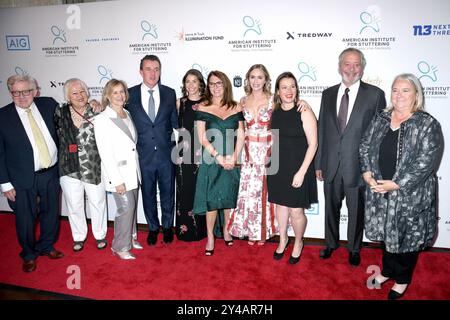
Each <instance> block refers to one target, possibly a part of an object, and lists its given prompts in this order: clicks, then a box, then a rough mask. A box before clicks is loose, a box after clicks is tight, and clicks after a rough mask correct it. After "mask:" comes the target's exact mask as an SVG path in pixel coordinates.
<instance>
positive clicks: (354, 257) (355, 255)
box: [348, 252, 361, 267]
mask: <svg viewBox="0 0 450 320" xmlns="http://www.w3.org/2000/svg"><path fill="white" fill-rule="evenodd" d="M348 262H349V263H350V264H351V265H352V266H354V267H357V266H359V264H360V263H361V256H360V255H359V252H350V253H349V254H348Z"/></svg>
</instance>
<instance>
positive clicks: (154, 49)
mask: <svg viewBox="0 0 450 320" xmlns="http://www.w3.org/2000/svg"><path fill="white" fill-rule="evenodd" d="M139 27H140V32H139V34H140V36H139V40H138V41H139V42H136V43H130V44H129V45H128V47H129V48H130V50H131V53H132V54H156V53H168V52H169V48H170V47H171V46H172V43H170V42H157V40H158V39H159V31H158V26H157V25H156V24H154V23H152V22H151V21H150V20H145V19H143V20H141V21H140V22H139Z"/></svg>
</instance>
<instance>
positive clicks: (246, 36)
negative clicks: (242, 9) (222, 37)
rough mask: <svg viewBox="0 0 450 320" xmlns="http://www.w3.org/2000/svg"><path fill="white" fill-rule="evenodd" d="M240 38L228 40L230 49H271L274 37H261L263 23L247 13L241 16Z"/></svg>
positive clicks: (274, 40)
mask: <svg viewBox="0 0 450 320" xmlns="http://www.w3.org/2000/svg"><path fill="white" fill-rule="evenodd" d="M242 24H243V34H242V39H237V40H230V41H228V45H229V47H230V50H231V51H272V50H273V47H274V46H275V45H276V43H277V40H276V39H261V36H262V35H263V34H264V32H263V29H262V28H261V26H262V25H263V24H262V23H261V21H260V20H259V19H258V18H254V17H252V16H249V15H245V16H244V17H242Z"/></svg>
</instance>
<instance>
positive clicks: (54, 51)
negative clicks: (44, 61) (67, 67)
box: [42, 25, 79, 57]
mask: <svg viewBox="0 0 450 320" xmlns="http://www.w3.org/2000/svg"><path fill="white" fill-rule="evenodd" d="M48 39H49V43H50V45H49V46H48V47H44V48H42V51H43V52H44V54H45V56H46V57H63V56H72V57H73V56H76V55H77V54H78V50H79V48H78V46H77V45H73V44H69V43H68V40H69V37H68V35H67V32H66V30H65V29H64V28H63V27H61V26H59V25H51V26H50V27H49V38H48Z"/></svg>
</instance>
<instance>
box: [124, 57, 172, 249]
mask: <svg viewBox="0 0 450 320" xmlns="http://www.w3.org/2000/svg"><path fill="white" fill-rule="evenodd" d="M140 74H141V76H142V83H141V84H139V85H137V86H134V87H132V88H130V89H129V94H130V99H129V101H128V105H127V109H128V110H129V111H130V113H131V117H132V118H133V121H134V124H135V126H136V129H137V132H138V140H137V151H138V154H139V165H140V169H141V174H142V200H143V205H144V213H145V218H146V220H147V223H148V227H149V234H148V237H147V243H148V244H149V245H155V244H156V242H157V237H158V233H159V228H160V226H161V224H162V229H163V240H164V242H165V243H171V242H172V241H173V219H174V198H175V167H174V163H173V162H172V159H171V152H172V149H173V147H174V146H175V141H174V139H172V133H173V129H177V128H178V116H177V109H176V95H175V90H173V89H172V88H169V87H167V86H164V85H162V84H161V83H160V76H161V61H160V60H159V58H158V57H157V56H154V55H147V56H145V57H144V58H143V59H142V60H141V64H140ZM157 186H158V188H159V192H160V204H161V211H162V212H161V223H160V222H159V219H158V210H157V200H156V191H157Z"/></svg>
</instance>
